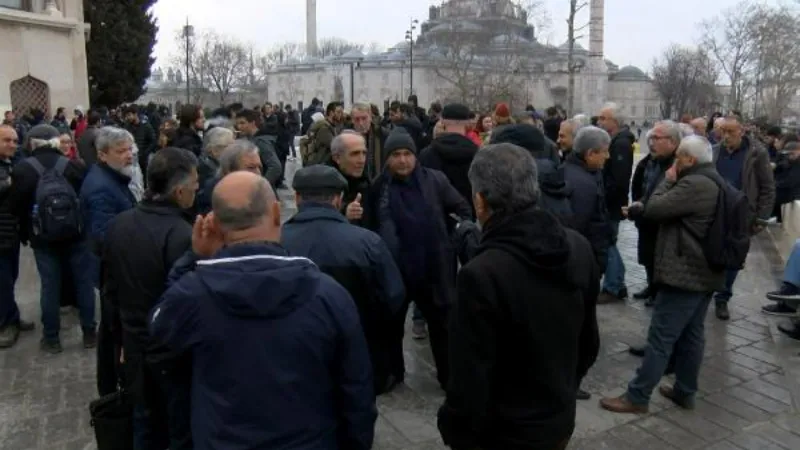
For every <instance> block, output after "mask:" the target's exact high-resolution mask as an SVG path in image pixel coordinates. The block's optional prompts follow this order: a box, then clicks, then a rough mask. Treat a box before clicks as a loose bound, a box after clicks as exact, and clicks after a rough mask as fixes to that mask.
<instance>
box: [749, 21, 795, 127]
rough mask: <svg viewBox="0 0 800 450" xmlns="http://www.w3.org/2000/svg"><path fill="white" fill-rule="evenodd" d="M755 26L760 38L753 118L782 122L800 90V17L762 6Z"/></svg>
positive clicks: (757, 52)
mask: <svg viewBox="0 0 800 450" xmlns="http://www.w3.org/2000/svg"><path fill="white" fill-rule="evenodd" d="M751 27H752V31H753V33H756V34H757V36H758V40H757V46H756V55H757V61H758V66H757V70H756V82H755V85H756V90H755V91H756V92H755V101H754V104H753V116H755V117H758V116H762V115H765V116H767V118H768V119H769V120H771V121H773V122H775V121H779V120H780V119H782V118H783V117H784V115H785V114H786V113H787V110H788V107H789V103H790V102H791V99H792V97H794V95H795V92H796V91H797V89H798V88H800V43H798V42H797V40H796V38H795V37H796V36H797V35H798V33H800V16H798V14H797V12H795V11H793V10H791V9H790V8H788V7H785V6H778V7H768V6H762V7H761V8H760V10H759V11H758V12H757V13H756V14H755V15H754V17H753V20H752V23H751Z"/></svg>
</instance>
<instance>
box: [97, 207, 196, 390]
mask: <svg viewBox="0 0 800 450" xmlns="http://www.w3.org/2000/svg"><path fill="white" fill-rule="evenodd" d="M132 242H135V243H136V245H131V243H132ZM191 244H192V225H191V223H190V218H189V217H188V215H186V214H185V213H184V212H183V211H182V210H181V209H180V208H178V207H177V206H174V205H172V204H169V203H166V202H159V201H152V200H144V201H143V202H142V203H140V204H139V205H138V206H137V207H135V208H133V209H129V210H127V211H125V212H122V213H120V214H119V215H118V216H117V217H115V218H114V219H113V220H112V221H111V223H110V224H109V226H108V231H107V232H106V239H105V243H104V245H103V251H102V259H103V268H104V270H103V278H104V285H103V286H104V294H105V296H104V299H105V300H107V301H109V302H110V304H111V305H113V307H114V308H113V311H115V312H116V313H117V314H119V316H118V317H117V318H115V320H114V323H119V324H120V325H121V328H122V330H121V331H122V333H121V334H122V346H123V348H124V349H125V372H126V375H127V376H126V380H127V381H128V382H129V383H130V385H129V389H131V391H132V392H133V393H134V394H135V395H140V394H141V391H140V389H141V369H142V364H143V363H144V362H147V363H149V364H167V363H169V364H170V365H171V364H172V363H173V361H174V359H175V357H176V355H174V354H172V353H171V352H169V351H168V350H167V349H166V348H165V347H163V346H161V345H158V344H156V343H155V342H154V341H153V340H152V339H151V338H150V332H149V330H148V315H149V314H150V310H151V309H152V308H153V306H155V304H156V303H157V302H158V299H159V298H160V297H161V295H162V294H163V293H164V291H166V289H167V276H168V275H169V271H170V269H171V268H172V266H173V264H174V263H175V261H177V260H178V258H180V257H181V256H183V254H184V253H185V252H186V251H187V250H189V248H190V247H191Z"/></svg>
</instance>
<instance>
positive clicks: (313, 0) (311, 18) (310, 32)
mask: <svg viewBox="0 0 800 450" xmlns="http://www.w3.org/2000/svg"><path fill="white" fill-rule="evenodd" d="M306 53H308V56H317V0H306Z"/></svg>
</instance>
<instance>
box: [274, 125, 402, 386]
mask: <svg viewBox="0 0 800 450" xmlns="http://www.w3.org/2000/svg"><path fill="white" fill-rule="evenodd" d="M340 136H341V135H340ZM292 184H293V186H292V187H293V188H294V190H295V192H296V194H297V205H298V213H297V214H295V215H294V216H293V217H292V218H291V219H289V221H288V222H286V223H285V224H284V225H283V230H282V233H281V244H282V245H283V246H284V247H285V248H286V250H287V251H288V252H289V254H291V255H293V256H305V257H306V258H308V259H310V260H311V261H314V264H316V265H317V266H318V267H319V268H320V270H321V271H323V272H325V273H327V274H328V275H330V276H331V277H333V278H334V279H335V280H336V281H338V282H339V284H341V285H342V286H343V287H344V288H345V289H347V291H348V292H350V295H351V296H352V297H353V300H355V302H356V306H358V312H359V316H360V317H361V326H362V327H363V328H364V336H365V337H366V339H367V345H368V346H369V349H370V357H371V360H372V370H373V376H374V385H375V394H376V395H378V394H382V393H384V392H388V391H389V390H391V389H392V388H393V387H394V386H395V384H397V382H398V380H396V379H395V378H394V377H393V376H392V373H391V370H390V369H391V367H390V365H389V361H388V358H387V355H388V350H389V349H388V348H387V345H386V344H387V343H388V342H387V341H388V339H387V337H389V336H388V333H387V332H386V330H387V329H388V328H389V327H390V324H391V318H392V316H394V315H396V314H397V313H398V311H399V309H400V307H401V306H402V305H403V301H404V300H405V287H404V286H403V278H402V276H401V275H400V271H399V270H398V269H397V265H396V264H395V262H394V259H393V258H392V254H391V253H389V249H388V248H387V247H386V244H385V243H384V242H383V240H381V238H380V236H378V235H377V234H375V233H374V232H372V231H369V230H366V229H364V228H360V227H357V226H354V225H351V224H348V223H347V220H346V219H345V217H344V216H342V214H341V213H340V212H339V210H340V209H341V207H342V203H343V202H342V198H343V195H344V194H343V193H344V192H345V189H346V188H347V184H346V181H345V180H344V178H343V177H342V176H341V175H340V174H339V173H338V172H337V171H336V169H334V168H332V167H328V166H325V165H321V164H317V165H314V166H309V167H306V168H304V169H301V170H299V171H298V172H297V173H296V174H295V175H294V181H293V183H292Z"/></svg>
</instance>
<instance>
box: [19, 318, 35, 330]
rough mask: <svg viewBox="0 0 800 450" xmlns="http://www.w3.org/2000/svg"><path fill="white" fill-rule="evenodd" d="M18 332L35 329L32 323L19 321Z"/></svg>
mask: <svg viewBox="0 0 800 450" xmlns="http://www.w3.org/2000/svg"><path fill="white" fill-rule="evenodd" d="M17 326H19V331H33V330H35V329H36V324H35V323H33V322H28V321H27V320H22V319H20V321H19V324H17Z"/></svg>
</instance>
